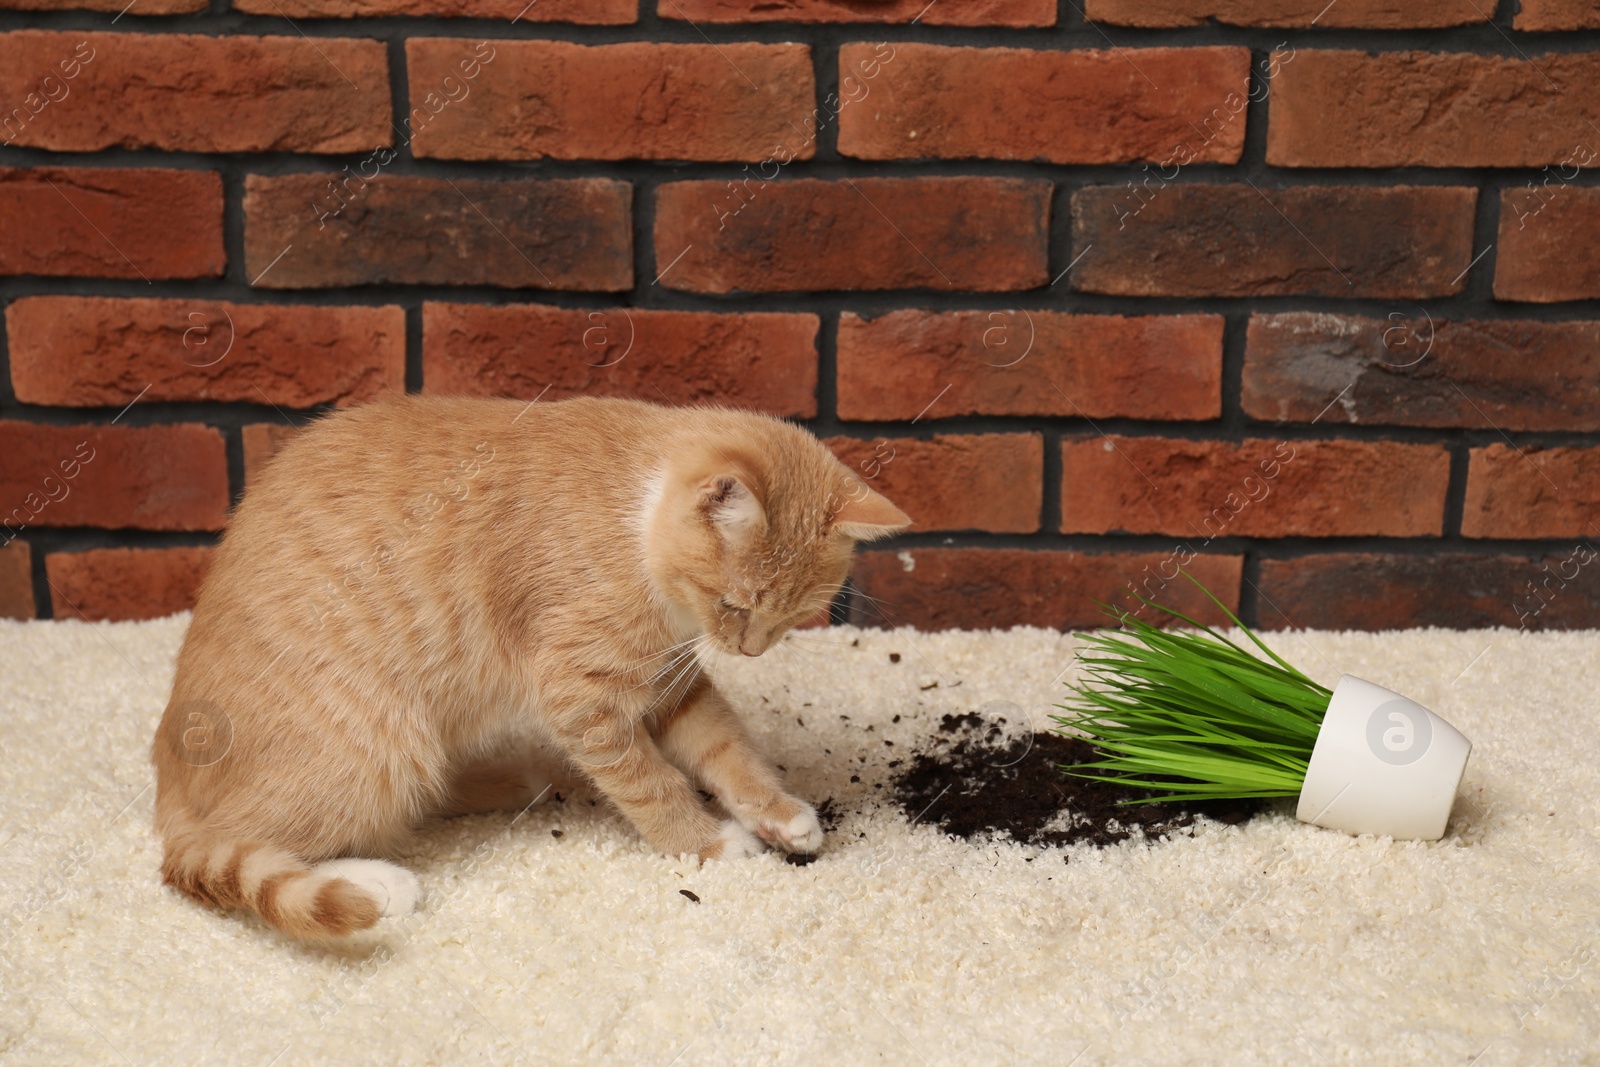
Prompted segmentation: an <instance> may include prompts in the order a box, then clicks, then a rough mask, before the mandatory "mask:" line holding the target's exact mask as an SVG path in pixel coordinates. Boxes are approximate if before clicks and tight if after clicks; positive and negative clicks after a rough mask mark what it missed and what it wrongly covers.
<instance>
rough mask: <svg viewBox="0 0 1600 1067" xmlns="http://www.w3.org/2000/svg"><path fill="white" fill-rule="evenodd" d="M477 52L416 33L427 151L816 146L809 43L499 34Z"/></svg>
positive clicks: (677, 153)
mask: <svg viewBox="0 0 1600 1067" xmlns="http://www.w3.org/2000/svg"><path fill="white" fill-rule="evenodd" d="M470 56H471V53H470V52H469V51H467V50H466V49H464V47H463V44H462V41H461V39H460V38H458V37H450V38H443V39H439V38H420V39H419V38H413V39H412V40H409V41H407V42H406V66H407V68H408V70H409V71H410V83H411V108H412V110H411V116H410V117H411V120H412V122H413V123H414V126H413V128H414V129H415V130H416V136H415V138H414V139H413V141H412V151H413V152H415V153H416V154H417V155H419V156H436V157H441V158H446V159H544V158H546V157H548V158H551V159H705V160H749V161H750V162H753V163H754V162H761V161H763V160H767V159H769V158H772V157H773V154H774V152H778V151H779V147H778V146H783V149H782V152H781V153H780V155H779V156H778V158H781V159H783V160H785V161H787V160H788V159H810V158H811V157H812V156H813V155H814V154H815V138H814V135H813V132H812V130H811V127H810V125H809V124H810V123H811V122H813V121H814V114H813V112H814V98H815V96H816V82H815V79H814V78H813V76H812V72H811V49H810V47H809V46H807V45H803V44H777V45H770V44H749V43H737V44H718V45H710V44H657V43H654V42H649V41H631V42H628V43H626V44H608V45H598V46H593V47H591V46H585V45H577V44H570V43H568V42H565V41H498V42H496V43H495V44H494V45H493V47H492V48H490V50H489V56H490V57H491V58H490V59H489V60H488V61H486V62H483V63H479V62H478V61H477V60H475V59H471V58H469V57H470ZM457 95H459V100H456V99H455V97H456V96H457ZM430 98H431V99H430ZM446 101H448V103H446ZM436 108H437V109H439V114H438V116H437V118H429V117H428V116H429V115H431V114H432V112H433V111H434V110H435V109H436ZM419 119H420V120H421V121H420V122H419V121H418V120H419Z"/></svg>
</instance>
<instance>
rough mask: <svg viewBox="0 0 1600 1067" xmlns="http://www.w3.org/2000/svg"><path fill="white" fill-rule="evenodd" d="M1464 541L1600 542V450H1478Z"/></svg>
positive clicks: (1472, 462)
mask: <svg viewBox="0 0 1600 1067" xmlns="http://www.w3.org/2000/svg"><path fill="white" fill-rule="evenodd" d="M1461 533H1462V535H1463V536H1465V537H1526V538H1543V537H1600V448H1577V447H1574V448H1537V447H1532V446H1525V447H1521V448H1517V447H1513V446H1511V445H1500V444H1496V445H1489V446H1488V447H1486V448H1474V449H1473V450H1472V452H1471V454H1470V456H1469V458H1468V461H1467V498H1466V502H1465V504H1464V506H1463V508H1462V514H1461Z"/></svg>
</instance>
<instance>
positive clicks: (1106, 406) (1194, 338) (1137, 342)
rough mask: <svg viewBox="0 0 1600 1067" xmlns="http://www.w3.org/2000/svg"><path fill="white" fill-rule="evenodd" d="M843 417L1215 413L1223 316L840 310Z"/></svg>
mask: <svg viewBox="0 0 1600 1067" xmlns="http://www.w3.org/2000/svg"><path fill="white" fill-rule="evenodd" d="M838 386H839V388H838V394H839V396H838V404H837V406H838V411H839V417H840V418H841V419H845V420H861V421H867V422H871V421H889V420H907V419H916V418H917V417H918V416H923V417H926V418H930V419H944V418H952V417H955V416H958V415H1055V416H1062V417H1065V418H1083V417H1087V418H1109V417H1114V416H1119V415H1120V416H1127V417H1129V418H1136V419H1214V418H1216V417H1218V416H1219V415H1221V414H1222V317H1221V316H1220V315H1149V316H1140V317H1137V318H1124V317H1122V316H1120V315H1069V314H1066V313H1064V312H1059V311H1024V310H1011V311H950V312H937V311H911V310H906V311H893V312H890V313H888V314H886V315H880V316H878V317H877V318H875V319H865V318H862V317H861V316H859V315H856V314H854V313H853V312H848V311H847V312H845V313H844V314H843V315H841V316H840V318H839V352H838Z"/></svg>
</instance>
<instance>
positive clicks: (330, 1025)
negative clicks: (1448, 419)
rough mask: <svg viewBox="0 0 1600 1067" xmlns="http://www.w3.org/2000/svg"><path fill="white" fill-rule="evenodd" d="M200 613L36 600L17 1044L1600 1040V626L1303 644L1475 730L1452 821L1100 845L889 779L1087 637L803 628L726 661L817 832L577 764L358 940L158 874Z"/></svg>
mask: <svg viewBox="0 0 1600 1067" xmlns="http://www.w3.org/2000/svg"><path fill="white" fill-rule="evenodd" d="M186 621H187V617H186V616H179V617H174V618H172V619H166V620H161V621H157V622H150V623H126V624H102V625H96V626H90V625H87V624H83V623H77V622H64V623H39V622H35V623H6V622H0V650H3V651H0V657H3V659H0V663H3V666H0V744H3V752H0V776H3V777H0V783H3V786H0V796H3V797H4V801H3V803H4V812H5V819H4V824H3V825H0V961H3V962H0V982H3V985H0V990H3V992H0V1060H4V1061H5V1062H12V1063H20V1064H51V1065H61V1064H79V1063H93V1064H101V1063H124V1062H126V1063H136V1064H157V1063H159V1064H169V1063H171V1064H180V1063H181V1064H192V1063H239V1064H252V1065H259V1067H266V1065H268V1064H272V1063H278V1064H303V1063H384V1064H411V1063H416V1064H425V1063H450V1064H455V1063H496V1064H500V1063H515V1062H522V1063H527V1064H536V1063H560V1064H565V1063H579V1062H590V1061H607V1062H623V1063H648V1064H661V1065H665V1064H672V1063H676V1064H682V1065H688V1064H712V1063H716V1064H724V1063H739V1064H744V1063H762V1062H777V1063H797V1064H799V1063H829V1064H832V1063H885V1062H887V1063H950V1064H973V1063H1021V1062H1028V1063H1050V1064H1057V1065H1065V1064H1077V1065H1080V1067H1082V1065H1088V1064H1098V1063H1141V1064H1143V1063H1223V1062H1226V1063H1230V1064H1232V1063H1270V1064H1281V1063H1291V1062H1293V1063H1324V1062H1326V1063H1356V1064H1370V1063H1386V1064H1392V1063H1406V1064H1410V1063H1415V1064H1430V1065H1432V1064H1462V1065H1465V1064H1471V1063H1477V1064H1480V1065H1490V1064H1529V1063H1597V1062H1600V829H1597V814H1600V812H1597V794H1600V773H1597V771H1596V769H1595V768H1596V761H1597V757H1600V715H1597V712H1596V705H1597V696H1596V694H1597V693H1600V636H1597V635H1594V634H1550V635H1535V636H1529V635H1518V634H1514V633H1510V632H1507V631H1486V632H1467V633H1452V632H1446V631H1437V630H1429V631H1413V632H1405V633H1397V634H1331V633H1312V634H1297V635H1284V636H1282V637H1280V638H1277V639H1276V642H1275V643H1276V644H1277V646H1278V648H1279V650H1280V651H1282V652H1284V653H1285V654H1286V655H1288V656H1289V657H1290V658H1291V659H1292V660H1293V661H1296V662H1298V663H1299V664H1300V665H1302V666H1303V667H1304V668H1305V669H1306V670H1307V671H1308V673H1311V674H1312V675H1313V676H1314V677H1316V678H1317V679H1318V680H1319V681H1322V682H1324V683H1332V682H1333V681H1334V680H1336V679H1337V677H1338V675H1339V674H1340V673H1341V672H1349V673H1353V674H1358V675H1361V676H1363V677H1365V678H1368V679H1370V680H1372V681H1374V682H1377V683H1379V684H1381V685H1387V686H1390V687H1391V688H1396V689H1399V690H1401V691H1403V692H1405V693H1406V694H1407V695H1409V696H1411V697H1413V698H1415V699H1416V700H1418V701H1420V702H1421V703H1423V704H1425V705H1427V706H1429V707H1431V708H1433V709H1434V710H1435V711H1437V712H1439V713H1440V714H1442V715H1444V716H1445V717H1446V718H1447V719H1449V720H1451V721H1452V722H1454V723H1455V724H1456V725H1457V726H1459V727H1460V728H1461V729H1462V730H1463V731H1464V732H1465V733H1466V734H1467V735H1468V736H1469V737H1471V738H1472V739H1473V741H1474V742H1475V745H1476V747H1475V750H1474V752H1473V756H1472V761H1471V763H1470V764H1469V765H1468V767H1467V773H1466V779H1465V781H1464V782H1463V784H1462V787H1461V794H1460V796H1459V797H1458V799H1457V802H1456V809H1455V815H1454V817H1453V818H1452V820H1451V824H1450V829H1449V832H1448V834H1447V836H1446V837H1445V838H1444V840H1442V841H1438V842H1433V843H1426V844H1424V843H1418V842H1401V843H1397V842H1394V841H1390V840H1387V839H1373V838H1353V837H1348V836H1345V835H1343V834H1340V833H1336V832H1333V831H1328V830H1318V829H1314V828H1312V827H1309V826H1305V825H1302V824H1300V823H1297V822H1295V821H1294V820H1293V819H1292V817H1291V816H1290V814H1289V813H1288V808H1287V806H1282V805H1280V806H1279V808H1277V809H1275V810H1274V811H1273V812H1271V813H1270V814H1267V815H1264V816H1262V817H1258V818H1256V819H1254V820H1252V821H1250V822H1248V823H1245V824H1243V825H1240V826H1231V827H1225V826H1221V825H1220V824H1216V823H1202V824H1201V825H1200V827H1199V829H1198V830H1197V832H1195V833H1194V835H1193V836H1192V837H1191V836H1181V837H1177V838H1174V839H1171V840H1166V841H1160V842H1155V843H1142V842H1128V843H1125V844H1123V845H1120V846H1116V847H1113V848H1109V849H1105V850H1098V851H1097V850H1094V849H1091V848H1087V847H1078V848H1075V849H1071V850H1067V851H1062V850H1043V849H1038V848H1030V847H1023V846H1019V845H1014V844H1009V843H995V842H980V843H968V842H964V841H960V840H956V839H953V838H949V837H946V836H944V835H942V834H941V833H939V832H938V831H937V830H935V829H933V828H932V827H929V826H926V825H912V824H911V823H910V822H909V821H908V819H907V818H906V817H905V816H904V815H903V814H902V813H900V812H899V811H898V810H897V809H895V808H893V807H891V806H888V805H884V804H880V803H879V801H878V798H880V797H882V796H883V794H884V793H885V792H886V791H887V786H886V785H883V783H884V782H885V781H886V776H887V775H889V774H891V773H892V771H890V770H889V768H888V763H889V761H891V760H896V759H901V758H904V757H905V755H906V754H907V753H908V752H910V751H913V750H915V749H916V748H917V747H919V746H920V745H923V744H925V743H926V741H927V739H928V738H930V737H931V736H932V735H933V733H934V732H935V730H936V725H937V723H938V721H939V718H940V716H941V715H944V714H947V713H951V712H967V711H972V710H975V709H981V711H980V713H981V714H984V715H986V716H996V717H997V716H1002V715H1003V716H1005V717H1006V718H1007V719H1008V726H1009V727H1011V728H1016V727H1019V726H1020V727H1022V728H1026V726H1027V724H1028V723H1029V721H1030V720H1031V722H1032V724H1033V725H1034V726H1036V727H1039V728H1043V727H1045V726H1048V725H1049V723H1048V720H1047V719H1046V716H1047V715H1048V714H1049V713H1050V712H1051V710H1052V708H1051V705H1052V703H1053V702H1054V701H1056V700H1059V699H1060V698H1061V695H1062V692H1061V690H1062V687H1061V684H1060V682H1059V681H1058V680H1057V679H1058V676H1060V675H1061V674H1062V672H1063V670H1064V669H1065V668H1067V667H1068V665H1069V664H1070V661H1071V656H1072V638H1071V637H1069V636H1063V635H1060V634H1057V633H1054V632H1050V631H1043V630H1034V629H1019V630H1014V631H1011V632H1008V633H961V632H951V633H942V634H916V633H912V632H909V631H895V632H887V631H857V630H851V629H836V630H830V631H826V632H813V633H811V634H807V635H798V636H792V637H791V639H789V640H788V641H786V642H785V643H784V644H783V645H781V646H780V647H778V648H776V649H774V650H773V651H772V652H769V653H768V654H767V655H766V656H764V657H762V658H761V659H759V660H752V661H739V662H734V661H730V660H727V659H718V660H716V661H715V662H714V663H713V664H712V669H713V671H714V673H715V674H716V675H717V677H718V678H719V679H720V680H721V681H722V682H723V683H724V684H725V685H726V687H727V688H728V690H729V691H730V693H731V695H732V696H733V698H734V700H735V701H736V703H738V704H739V705H740V706H741V707H743V708H744V709H745V710H746V713H747V718H748V719H749V721H750V722H751V724H752V726H753V728H754V729H755V730H756V732H757V734H758V737H759V739H760V740H761V742H762V744H763V745H764V746H765V747H766V748H767V750H768V751H769V752H771V753H772V754H773V756H774V758H775V759H776V760H777V762H779V763H780V764H782V765H783V766H784V767H786V768H787V771H788V778H789V781H790V783H791V785H792V786H793V788H794V789H795V790H796V791H797V792H798V793H800V794H801V795H802V796H806V797H809V798H810V799H812V800H814V801H821V800H823V799H825V798H829V797H831V798H833V809H834V811H835V812H836V813H837V815H838V823H837V825H836V827H835V829H834V831H833V833H832V834H831V835H830V838H829V840H828V843H827V844H826V846H825V847H824V852H823V854H822V856H821V857H820V858H819V859H817V860H816V861H815V862H813V863H811V864H809V865H806V866H795V865H790V864H787V863H785V862H783V860H782V859H781V858H779V857H778V856H776V855H766V856H762V857H759V858H756V859H752V860H746V861H743V862H739V863H735V864H720V865H717V864H713V865H708V866H705V867H699V866H697V865H695V864H693V863H690V862H686V861H681V860H676V859H668V858H664V857H661V856H656V855H652V854H651V853H650V852H649V851H648V850H647V849H646V848H645V847H644V845H643V844H642V843H641V842H640V840H639V839H638V838H637V836H636V835H635V834H634V832H633V831H632V830H631V828H629V827H628V826H627V825H626V824H624V823H623V822H622V821H620V820H619V819H618V817H617V816H615V814H613V813H610V812H608V811H607V810H606V809H605V807H604V806H603V805H602V806H599V807H594V806H591V805H590V804H589V803H588V801H587V800H585V799H583V798H581V797H577V796H566V797H564V801H563V802H562V803H555V802H550V803H546V804H542V805H540V806H538V807H536V808H534V809H532V810H530V811H528V812H527V813H526V814H525V815H523V816H521V817H519V818H515V819H514V818H513V816H511V815H498V814H496V815H485V816H473V817H469V818H464V819H457V820H452V821H447V822H439V823H437V824H434V825H431V826H429V827H427V828H425V829H424V830H423V831H422V833H421V834H420V835H419V837H418V839H417V843H416V845H415V847H414V848H413V849H412V850H411V852H410V853H409V854H407V855H404V856H401V857H398V858H399V859H400V861H401V862H404V863H406V864H407V865H408V866H410V867H411V868H412V869H413V870H415V871H416V872H417V873H418V875H419V877H420V878H421V881H422V886H423V891H424V893H425V894H426V897H425V900H424V902H423V904H422V906H421V908H420V910H419V911H418V912H417V913H416V914H414V915H412V916H409V917H407V918H405V919H398V920H385V921H384V923H383V924H381V925H380V926H379V927H378V928H377V929H375V930H373V931H369V932H367V933H366V934H365V935H363V936H362V937H360V938H359V939H356V940H354V941H352V942H351V943H350V944H348V945H346V946H344V947H342V948H340V949H336V950H334V949H328V948H318V947H307V946H302V945H297V944H294V943H292V942H289V941H287V940H285V939H284V938H282V937H280V936H278V935H277V934H275V933H274V932H272V931H271V930H268V929H267V928H266V927H264V926H263V925H261V923H259V922H258V921H257V920H255V919H253V918H247V917H241V916H231V917H224V916H220V915H218V914H216V913H214V912H211V911H208V910H207V909H205V908H202V907H200V906H198V905H196V904H194V903H192V902H190V901H188V900H186V899H184V898H182V897H180V896H179V895H178V894H177V893H175V892H174V891H172V890H168V889H165V888H163V887H161V886H160V885H159V883H158V878H157V873H156V869H157V864H158V862H159V848H158V845H157V842H156V841H155V840H154V838H153V837H152V835H151V832H150V828H149V824H150V815H151V800H152V794H153V787H152V775H151V769H150V767H149V764H148V763H147V760H146V750H147V746H148V744H149V740H150V737H151V735H152V731H153V729H154V726H155V723H156V721H157V719H158V718H159V716H160V713H161V709H162V706H163V704H164V702H165V696H166V692H167V688H168V686H169V685H170V682H171V676H172V662H173V657H174V654H175V653H176V651H177V647H178V643H179V641H180V639H181V637H182V633H183V627H184V625H185V624H186ZM891 653H897V654H898V656H897V657H896V658H898V662H892V661H891ZM935 682H937V683H938V685H937V686H934V685H933V683H935ZM897 715H898V716H899V717H900V718H899V721H898V722H896V721H894V717H895V716H897ZM845 716H848V718H845ZM852 776H855V777H856V778H859V781H853V780H852ZM689 894H693V897H698V902H696V900H695V899H693V897H691V896H690V895H689Z"/></svg>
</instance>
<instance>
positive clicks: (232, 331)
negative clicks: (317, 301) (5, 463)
mask: <svg viewBox="0 0 1600 1067" xmlns="http://www.w3.org/2000/svg"><path fill="white" fill-rule="evenodd" d="M405 326H406V322H405V311H404V310H403V309H401V308H399V307H397V306H389V307H311V306H307V305H276V306H274V305H268V304H231V303H222V302H218V301H212V300H142V299H133V300H123V299H116V298H112V297H101V296H84V297H78V296H31V297H23V298H22V299H20V300H17V301H14V302H13V303H12V304H11V306H10V307H8V308H7V309H6V332H7V335H8V336H9V337H10V341H11V381H12V384H13V385H14V386H15V388H16V393H17V399H18V400H21V401H23V402H24V403H28V404H55V405H59V406H64V407H94V406H118V407H120V406H121V405H123V404H127V403H129V402H131V401H132V400H133V399H134V398H135V397H139V396H141V394H142V397H143V399H144V400H147V401H154V400H174V401H183V400H237V401H244V402H246V403H252V404H263V403H270V404H281V405H284V406H286V407H311V406H313V405H315V404H324V403H334V404H337V405H339V406H340V407H344V406H346V405H349V404H357V403H360V402H362V401H364V400H370V399H372V398H373V397H374V396H377V395H378V394H379V393H382V392H385V391H388V390H404V388H405V361H406V341H405Z"/></svg>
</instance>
